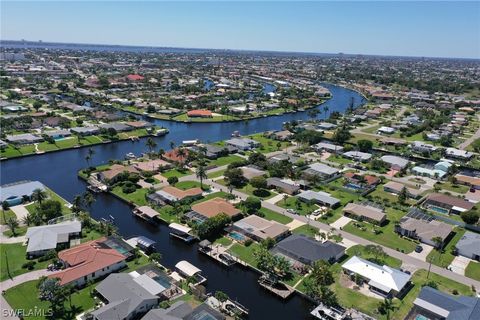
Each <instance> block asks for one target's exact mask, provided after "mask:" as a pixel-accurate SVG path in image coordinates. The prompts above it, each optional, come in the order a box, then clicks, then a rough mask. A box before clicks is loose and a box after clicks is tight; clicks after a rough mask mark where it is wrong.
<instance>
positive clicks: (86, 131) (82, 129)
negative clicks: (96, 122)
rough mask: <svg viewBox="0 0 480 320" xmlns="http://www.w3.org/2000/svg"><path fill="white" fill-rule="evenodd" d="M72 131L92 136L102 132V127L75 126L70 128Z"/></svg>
mask: <svg viewBox="0 0 480 320" xmlns="http://www.w3.org/2000/svg"><path fill="white" fill-rule="evenodd" d="M70 131H71V132H72V133H73V134H78V135H80V136H91V135H94V134H97V133H99V132H100V128H99V127H96V126H88V127H74V128H70Z"/></svg>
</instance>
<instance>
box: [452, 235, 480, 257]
mask: <svg viewBox="0 0 480 320" xmlns="http://www.w3.org/2000/svg"><path fill="white" fill-rule="evenodd" d="M455 247H456V248H457V249H458V250H460V251H466V252H472V253H476V254H477V255H479V256H480V234H477V233H473V232H470V231H467V232H465V234H464V235H463V237H462V238H461V239H460V240H459V241H458V242H457V245H456V246H455Z"/></svg>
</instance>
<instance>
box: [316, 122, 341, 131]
mask: <svg viewBox="0 0 480 320" xmlns="http://www.w3.org/2000/svg"><path fill="white" fill-rule="evenodd" d="M336 127H337V125H336V124H334V123H330V122H320V123H319V124H317V128H318V129H320V130H334V129H335V128H336Z"/></svg>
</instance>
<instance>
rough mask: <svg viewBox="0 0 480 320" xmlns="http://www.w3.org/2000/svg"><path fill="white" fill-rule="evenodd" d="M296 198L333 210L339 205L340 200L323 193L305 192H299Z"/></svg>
mask: <svg viewBox="0 0 480 320" xmlns="http://www.w3.org/2000/svg"><path fill="white" fill-rule="evenodd" d="M298 198H299V199H300V200H302V201H305V202H313V203H316V204H319V205H322V206H327V207H330V208H335V207H337V206H338V205H339V204H340V200H338V199H337V198H334V197H332V196H331V195H330V194H329V193H326V192H323V191H313V190H306V191H302V192H300V194H299V195H298Z"/></svg>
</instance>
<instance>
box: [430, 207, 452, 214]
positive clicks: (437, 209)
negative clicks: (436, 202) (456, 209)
mask: <svg viewBox="0 0 480 320" xmlns="http://www.w3.org/2000/svg"><path fill="white" fill-rule="evenodd" d="M429 209H430V210H433V211H435V212H438V213H441V214H448V210H447V209H443V208H439V207H430V208H429Z"/></svg>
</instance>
